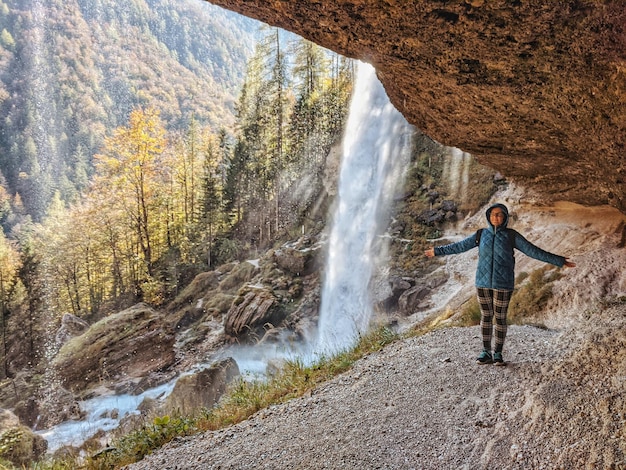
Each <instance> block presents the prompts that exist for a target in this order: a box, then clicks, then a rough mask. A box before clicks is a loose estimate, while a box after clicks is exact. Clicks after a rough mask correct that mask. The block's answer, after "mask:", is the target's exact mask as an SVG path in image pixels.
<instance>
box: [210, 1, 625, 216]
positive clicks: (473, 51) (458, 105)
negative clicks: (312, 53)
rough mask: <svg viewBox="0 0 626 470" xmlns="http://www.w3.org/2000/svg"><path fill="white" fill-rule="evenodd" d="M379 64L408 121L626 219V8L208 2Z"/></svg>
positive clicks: (553, 193)
mask: <svg viewBox="0 0 626 470" xmlns="http://www.w3.org/2000/svg"><path fill="white" fill-rule="evenodd" d="M211 3H213V4H215V5H219V6H222V7H225V8H228V9H230V10H233V11H236V12H238V13H241V14H243V15H246V16H248V17H251V18H255V19H258V20H260V21H263V22H265V23H268V24H270V25H274V26H278V27H281V28H283V29H286V30H289V31H292V32H294V33H296V34H299V35H300V36H302V37H304V38H306V39H308V40H311V41H313V42H315V43H317V44H319V45H321V46H323V47H326V48H328V49H331V50H333V51H336V52H338V53H340V54H343V55H345V56H348V57H352V58H357V59H360V60H363V61H366V62H369V63H371V64H372V65H374V66H375V67H376V70H377V73H378V77H379V79H380V80H381V82H382V83H383V85H384V86H385V89H386V90H387V94H388V95H389V98H390V99H391V101H392V102H393V103H394V105H395V106H396V108H397V109H398V110H399V111H400V112H402V113H403V114H404V116H405V117H406V118H407V120H408V121H409V122H410V123H411V124H413V125H415V126H416V127H417V128H418V129H420V130H421V131H422V132H424V133H425V134H427V135H428V136H430V137H432V138H433V139H435V140H437V141H438V142H440V143H442V144H444V145H449V146H454V147H458V148H460V149H462V150H464V151H466V152H469V153H471V154H472V155H474V156H475V157H476V158H477V159H478V160H479V161H480V162H481V163H483V164H485V165H488V166H490V167H492V168H494V169H497V170H499V171H500V172H501V173H503V174H504V175H506V176H507V177H510V178H513V179H515V180H516V181H519V182H520V183H522V184H525V185H528V186H530V187H533V188H534V189H537V190H539V191H541V192H542V193H543V194H545V195H546V197H547V198H553V199H564V200H570V201H574V202H578V203H582V204H586V205H596V204H610V205H613V206H615V207H617V208H619V209H620V210H621V211H622V212H626V197H625V191H624V188H625V187H626V157H625V154H626V147H625V146H626V132H625V131H626V8H624V6H623V2H621V1H617V0H607V1H583V0H572V1H555V2H545V1H538V0H535V1H533V0H529V1H508V0H490V1H484V0H466V1H456V2H453V1H445V0H425V1H397V0H338V1H334V2H326V1H322V0H298V1H297V2H296V1H290V0H211Z"/></svg>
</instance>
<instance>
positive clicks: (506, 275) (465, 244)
mask: <svg viewBox="0 0 626 470" xmlns="http://www.w3.org/2000/svg"><path fill="white" fill-rule="evenodd" d="M486 215H487V222H488V223H489V227H488V228H486V229H481V230H479V231H478V232H476V233H475V234H472V235H470V236H469V237H467V238H466V239H464V240H461V241H460V242H457V243H451V244H450V245H444V246H438V247H432V248H429V249H428V250H426V251H425V252H424V254H425V255H426V256H428V257H429V258H432V257H433V256H443V255H453V254H458V253H463V252H464V251H468V250H471V249H472V248H474V247H478V267H477V269H476V290H477V294H478V303H479V305H480V325H481V331H482V337H483V351H482V352H481V353H480V355H479V356H478V358H477V359H476V362H477V363H478V364H492V363H493V364H495V365H499V366H501V365H506V363H505V362H504V359H503V358H502V349H503V348H504V340H505V339H506V331H507V324H506V314H507V310H508V308H509V301H510V300H511V295H512V294H513V287H514V284H515V255H514V253H513V249H514V248H516V249H518V250H519V251H521V252H522V253H524V254H525V255H527V256H530V257H531V258H535V259H537V260H539V261H544V262H546V263H550V264H554V265H555V266H558V267H560V268H561V267H563V266H566V267H568V268H573V267H575V266H576V264H574V263H572V262H571V261H570V260H569V259H568V258H565V257H563V256H559V255H555V254H552V253H549V252H547V251H544V250H542V249H541V248H539V247H537V246H535V245H533V244H532V243H530V242H529V241H528V240H526V239H525V238H524V237H523V236H522V235H520V234H519V233H517V232H516V231H515V230H513V229H509V228H507V224H508V222H509V211H508V209H507V208H506V206H505V205H504V204H494V205H493V206H491V207H490V208H489V209H487V214H486ZM494 316H495V321H496V328H495V329H496V340H495V347H494V350H493V354H492V352H491V337H492V335H493V326H492V322H493V318H494Z"/></svg>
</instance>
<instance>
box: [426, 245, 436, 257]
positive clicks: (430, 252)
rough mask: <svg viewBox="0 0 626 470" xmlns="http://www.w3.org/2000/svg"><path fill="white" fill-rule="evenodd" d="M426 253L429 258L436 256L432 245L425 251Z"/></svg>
mask: <svg viewBox="0 0 626 470" xmlns="http://www.w3.org/2000/svg"><path fill="white" fill-rule="evenodd" d="M424 254H425V255H426V256H428V257H429V258H433V257H434V256H435V248H434V247H432V246H431V247H430V248H429V249H428V250H426V251H425V252H424Z"/></svg>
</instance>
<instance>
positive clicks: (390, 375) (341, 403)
mask: <svg viewBox="0 0 626 470" xmlns="http://www.w3.org/2000/svg"><path fill="white" fill-rule="evenodd" d="M478 334H479V329H478V327H473V328H452V329H444V330H439V331H435V332H433V333H430V334H428V335H425V336H423V337H420V338H412V339H408V340H404V341H401V342H398V343H396V344H393V345H390V346H388V347H387V348H385V349H384V350H383V351H381V352H379V353H376V354H372V355H370V356H368V357H366V358H365V359H363V360H361V361H359V363H358V364H357V365H356V366H355V367H354V368H353V369H352V370H351V371H349V372H347V373H345V374H343V375H341V376H339V377H337V378H336V379H334V380H332V381H330V382H328V383H326V384H324V385H322V386H321V387H319V388H317V389H315V390H313V391H312V392H311V394H310V395H309V396H306V397H302V398H299V399H294V400H292V401H290V402H288V403H286V404H283V405H278V406H273V407H270V408H269V409H266V410H262V411H260V412H259V413H257V414H256V415H254V416H253V417H252V418H250V419H249V420H247V421H245V422H243V423H240V424H238V425H235V426H232V427H230V428H228V429H225V430H221V431H217V432H209V433H205V434H202V435H198V436H193V437H189V438H182V439H177V440H176V441H174V442H172V443H170V444H169V445H167V446H165V447H164V448H163V449H160V450H159V451H157V452H155V453H154V454H152V455H150V456H149V457H147V458H146V459H145V460H143V461H142V462H139V463H137V464H134V465H132V466H131V467H129V468H132V469H134V470H139V469H155V468H160V469H274V470H276V469H313V468H315V469H339V468H346V469H412V468H415V469H448V468H455V469H461V468H467V469H471V468H496V467H497V468H520V469H522V468H531V467H530V466H528V459H526V458H525V456H524V450H523V438H524V436H519V435H518V436H512V435H510V433H509V431H510V430H509V429H508V422H509V421H510V420H513V421H516V420H517V415H518V414H519V412H520V409H521V408H522V407H523V406H524V402H525V394H526V393H527V392H528V391H531V390H532V388H533V387H536V385H537V384H538V382H539V380H540V375H541V366H542V365H544V364H548V363H551V362H555V361H558V360H559V358H560V357H561V356H562V354H563V352H564V351H565V350H564V349H562V350H561V352H560V353H558V352H557V351H558V348H557V347H556V345H557V344H558V343H559V341H558V340H559V334H557V333H556V332H553V331H548V330H543V329H538V328H534V327H519V326H512V327H510V329H509V337H508V340H507V341H508V342H507V347H506V350H505V353H506V354H505V359H506V360H508V361H509V364H508V366H507V367H496V366H493V365H478V364H475V362H474V359H475V356H476V355H477V353H478V352H479V349H480V340H479V336H478ZM545 468H551V467H545Z"/></svg>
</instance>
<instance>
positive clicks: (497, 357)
mask: <svg viewBox="0 0 626 470" xmlns="http://www.w3.org/2000/svg"><path fill="white" fill-rule="evenodd" d="M493 364H494V365H496V366H506V362H504V359H503V358H502V353H501V352H494V353H493Z"/></svg>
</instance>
